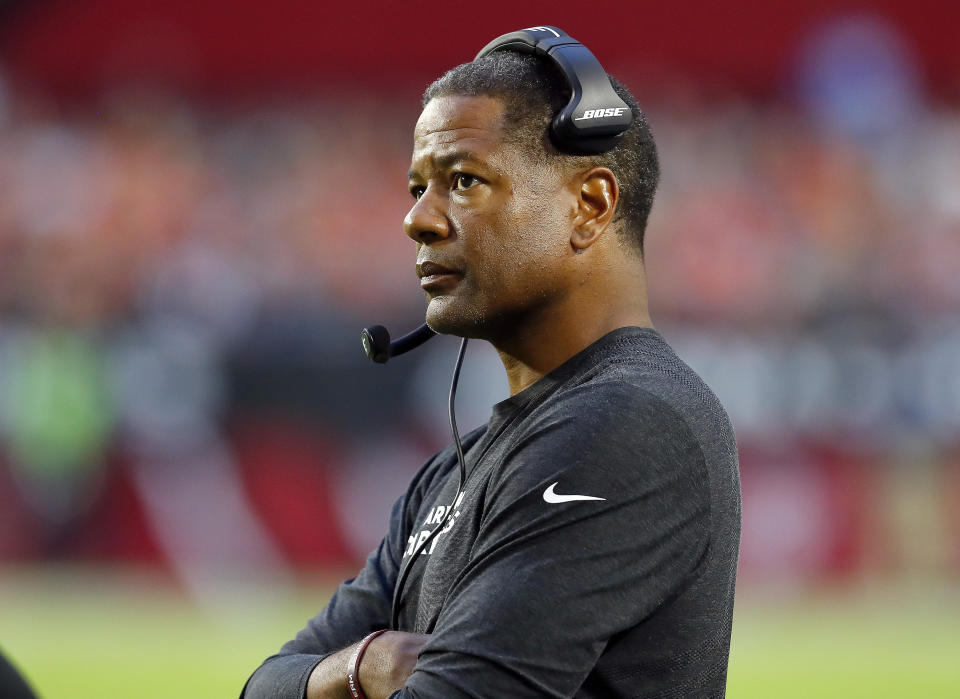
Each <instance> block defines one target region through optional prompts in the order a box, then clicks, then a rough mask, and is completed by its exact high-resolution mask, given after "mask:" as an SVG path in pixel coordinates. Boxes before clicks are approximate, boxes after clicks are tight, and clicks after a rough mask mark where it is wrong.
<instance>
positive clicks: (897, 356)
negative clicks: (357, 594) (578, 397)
mask: <svg viewBox="0 0 960 699" xmlns="http://www.w3.org/2000/svg"><path fill="white" fill-rule="evenodd" d="M927 4H930V5H931V7H933V6H934V5H935V4H932V3H927ZM207 5H208V6H207ZM207 5H204V4H203V3H199V4H197V3H194V4H193V5H191V4H190V3H186V2H181V1H180V0H176V1H171V2H168V3H153V2H147V1H146V0H138V1H136V2H133V1H131V2H118V1H113V0H111V1H109V2H100V3H90V2H72V3H71V2H59V1H55V0H46V1H44V2H40V1H38V2H13V3H6V4H4V6H3V8H2V9H0V38H2V44H0V46H2V48H0V564H8V565H21V564H28V565H44V564H46V563H49V562H58V563H63V562H71V563H84V564H101V563H108V564H114V563H133V564H137V565H149V566H155V567H158V568H160V569H162V570H166V571H168V572H169V573H171V574H172V575H173V576H174V577H175V579H176V580H177V581H178V582H179V583H180V584H182V585H183V586H184V589H186V590H187V591H188V592H189V593H190V594H192V595H194V596H195V597H196V598H197V599H198V600H200V601H204V602H209V603H210V604H215V603H216V599H217V598H218V596H219V595H220V594H221V593H222V591H223V589H224V586H231V585H242V584H243V583H244V581H247V580H251V579H263V578H264V577H267V578H271V579H275V578H289V577H295V576H296V575H298V573H299V572H300V571H304V570H314V569H317V568H335V569H343V568H345V567H350V566H353V565H356V564H357V563H358V562H359V561H360V560H362V558H363V557H364V556H365V554H366V552H367V551H368V550H369V549H370V548H371V547H372V546H374V545H375V544H376V542H377V541H378V540H379V537H380V535H381V534H382V530H383V527H384V525H385V523H386V521H387V515H388V512H389V505H390V503H392V501H393V500H394V499H395V498H396V497H397V496H398V495H399V494H400V493H401V492H402V490H403V488H404V486H405V483H406V482H407V480H408V479H409V477H410V476H411V475H412V473H414V472H415V470H416V469H417V468H418V467H419V466H420V465H421V464H422V463H423V462H424V461H425V460H426V459H427V458H428V457H429V456H430V455H431V454H432V453H433V452H434V451H435V450H436V449H438V448H439V447H441V446H442V445H444V444H445V443H446V442H447V441H448V440H449V438H450V437H449V431H448V430H449V428H448V425H447V422H446V416H445V409H446V396H447V390H448V385H449V384H448V382H449V375H450V371H451V369H452V365H453V360H454V355H455V351H456V347H457V343H456V342H455V341H454V340H452V339H450V338H439V339H437V340H435V341H433V342H432V343H431V344H430V345H427V346H426V347H425V348H424V349H422V350H421V351H418V352H416V353H414V354H411V355H409V356H407V357H404V358H403V359H400V360H397V361H395V362H392V363H391V364H390V365H388V366H386V367H381V366H374V365H372V364H370V363H369V362H367V360H366V359H365V358H364V357H363V355H362V352H361V348H360V342H359V331H360V328H361V327H363V326H364V325H369V324H371V323H384V324H386V325H387V326H388V327H390V328H391V329H392V330H393V331H394V332H395V333H396V332H402V331H404V330H406V329H408V328H412V327H413V326H415V325H416V324H418V323H419V322H420V321H421V319H422V314H423V309H424V302H423V299H422V294H421V292H420V290H419V288H418V285H417V282H416V278H415V275H414V268H413V264H414V256H415V252H414V248H413V243H412V242H411V241H410V240H409V239H407V238H406V237H405V236H404V234H403V232H402V229H401V225H400V224H401V220H402V218H403V215H404V214H405V212H406V210H407V208H408V206H409V195H408V193H407V191H406V181H405V172H406V168H407V165H408V162H409V149H410V143H411V131H412V127H413V124H414V122H415V120H416V116H417V114H418V111H419V95H420V92H421V90H422V89H423V87H424V86H425V85H426V83H427V82H429V80H430V79H432V78H433V77H435V76H436V75H437V74H439V72H441V71H442V70H443V69H445V68H446V67H450V66H452V65H454V64H455V63H458V62H463V61H465V60H469V59H470V58H471V57H472V55H473V54H474V53H475V52H476V50H478V49H479V48H480V47H482V46H483V44H484V43H486V42H487V41H488V40H489V39H491V38H493V37H494V36H496V35H498V34H500V33H503V32H505V31H508V30H511V29H515V28H518V27H520V26H526V25H529V24H534V23H541V24H542V23H546V22H553V23H555V24H557V25H559V26H561V27H563V28H564V29H566V30H567V31H568V32H570V33H571V34H572V35H573V36H576V37H577V38H579V39H580V40H582V41H584V43H586V44H587V45H588V46H589V47H590V48H592V49H593V51H594V53H595V54H596V55H597V56H598V57H599V59H600V60H601V61H602V62H603V63H604V64H605V65H606V67H607V68H608V69H609V70H610V71H611V72H613V73H615V74H617V75H618V76H619V77H620V78H621V79H622V80H624V81H625V82H626V83H627V84H628V85H629V86H631V87H632V88H633V90H634V91H635V93H636V94H637V95H638V97H639V100H640V102H641V104H642V105H643V106H644V108H645V110H646V112H647V113H648V117H649V120H650V122H651V125H652V128H653V131H654V134H655V137H656V140H657V143H658V145H659V149H660V155H661V161H662V167H663V173H664V175H663V184H662V187H661V189H660V192H659V194H658V198H657V200H656V202H655V205H654V211H653V216H652V219H651V223H650V227H649V229H648V233H647V241H648V242H647V265H648V272H649V275H650V279H651V298H652V301H651V303H652V308H653V312H654V321H655V323H656V324H657V326H658V327H659V329H660V330H661V332H663V334H664V335H665V336H666V338H667V339H668V341H670V342H671V343H672V344H673V345H674V346H675V348H676V349H677V350H678V352H679V353H680V355H681V356H682V357H684V358H685V359H686V360H687V361H688V362H689V363H690V364H691V365H692V366H693V367H694V368H695V369H696V370H698V371H699V372H700V373H701V374H702V375H703V376H704V377H705V378H706V380H707V382H708V383H710V384H711V385H712V386H713V387H714V389H715V390H716V391H717V393H718V394H719V395H720V397H721V399H722V400H723V402H724V404H725V405H726V406H727V408H728V410H729V412H730V414H731V417H732V419H733V423H734V426H735V428H736V430H737V434H738V439H739V443H740V447H741V463H742V474H743V491H744V530H743V532H744V535H743V555H742V577H741V580H742V581H743V583H744V585H746V586H747V587H751V586H752V587H755V588H763V589H772V590H782V589H794V588H804V587H808V586H810V585H817V584H822V583H825V582H828V583H840V584H850V585H856V584H860V583H862V582H863V581H864V580H874V579H877V578H913V577H923V578H935V579H940V580H949V581H955V580H956V579H957V577H958V573H960V515H958V513H960V99H958V98H960V59H958V58H957V55H956V54H955V51H954V50H953V49H952V48H951V46H953V42H955V40H956V38H957V29H956V27H957V26H960V6H957V5H950V4H942V5H941V6H940V8H939V10H938V12H939V13H940V14H936V15H931V14H930V13H929V12H927V10H929V9H930V8H927V7H926V5H925V3H924V2H920V3H919V5H918V3H910V4H909V5H907V4H905V3H894V2H887V3H872V4H871V6H870V7H871V9H869V10H866V9H863V8H861V7H857V6H851V7H850V8H848V9H846V10H844V9H843V8H840V9H838V8H837V4H836V3H825V2H824V3H821V2H811V3H808V4H807V5H803V4H802V3H801V4H800V5H798V6H791V8H789V9H787V8H779V9H777V8H774V6H777V5H778V3H771V4H770V8H768V9H766V10H762V9H761V10H759V14H757V13H756V12H750V13H748V12H747V9H746V8H747V6H748V5H749V3H745V2H738V3H732V4H731V9H730V11H729V12H728V13H720V14H721V15H722V17H720V18H718V16H717V14H714V15H713V16H711V17H710V18H699V17H698V12H697V11H696V8H694V11H691V12H690V17H689V22H687V23H684V24H682V25H681V24H678V23H677V21H676V20H675V18H674V17H673V15H672V14H671V11H670V10H669V9H668V8H666V9H665V8H661V7H657V8H654V7H652V6H648V4H646V3H639V4H637V5H636V7H634V8H633V9H629V10H628V9H625V8H626V6H624V7H623V8H621V9H619V10H613V9H611V10H610V11H611V12H614V11H615V12H618V13H620V14H618V16H617V19H616V21H615V22H614V21H611V20H610V19H609V18H604V16H603V13H596V14H597V16H596V17H589V18H588V17H581V16H579V15H578V14H577V13H576V10H575V7H574V6H573V4H572V3H553V4H551V6H550V7H551V8H552V9H550V10H549V11H548V9H547V8H546V7H544V8H543V10H542V11H537V10H536V8H529V9H527V10H523V11H520V10H517V9H514V10H513V11H512V14H511V13H510V12H507V11H504V13H503V14H502V16H501V15H498V14H497V13H496V12H489V11H487V12H483V14H482V16H480V17H475V16H473V15H471V12H473V11H477V9H476V8H473V9H472V10H471V8H466V7H457V8H447V9H446V10H445V12H448V13H449V16H445V17H435V16H434V17H432V18H431V19H430V22H429V23H428V25H427V26H422V25H421V22H423V18H422V17H418V16H417V13H416V12H413V8H408V10H404V9H403V8H398V7H395V6H392V5H391V6H390V9H383V14H382V15H381V14H379V10H378V9H377V8H376V7H375V6H373V7H365V8H355V9H354V10H352V11H349V12H348V11H347V10H340V11H338V12H337V13H336V14H334V13H332V12H331V11H328V10H326V9H324V8H323V7H321V6H320V5H319V4H318V5H317V6H310V7H307V6H305V5H301V4H298V3H294V2H285V3H280V7H279V9H278V8H272V9H270V11H269V13H268V12H267V10H266V9H265V8H261V7H259V6H258V5H257V4H254V3H252V2H246V1H244V2H234V3H231V4H230V5H229V6H227V5H225V4H221V3H208V4H207ZM694 5H697V3H694ZM418 7H419V6H418ZM951 7H952V8H953V9H950V8H951ZM419 11H420V10H418V11H417V12H419ZM351 12H352V14H351ZM228 14H229V16H227V15H228ZM266 17H269V18H270V21H269V22H267V21H266V19H265V18H266ZM611 25H613V26H611ZM706 39H709V41H706V43H705V40H706ZM459 395H460V398H459V401H460V402H459V413H458V414H459V416H460V422H461V427H462V428H465V427H473V426H475V425H478V424H480V423H482V422H483V421H485V420H486V419H487V417H488V416H489V409H490V406H491V405H492V404H493V403H494V402H496V401H498V400H500V399H502V398H504V397H506V395H507V388H506V382H505V379H504V377H503V371H502V368H501V367H500V365H499V362H498V359H497V357H496V355H495V354H494V353H493V352H492V351H491V350H490V348H489V347H486V346H484V345H483V344H482V343H474V344H473V345H471V347H470V348H469V350H468V355H467V359H466V368H465V375H464V379H463V383H462V384H461V388H460V391H459Z"/></svg>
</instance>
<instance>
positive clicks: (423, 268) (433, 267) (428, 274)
mask: <svg viewBox="0 0 960 699" xmlns="http://www.w3.org/2000/svg"><path fill="white" fill-rule="evenodd" d="M417 276H418V277H420V288H422V289H428V288H430V287H434V286H437V285H439V284H443V283H445V282H450V281H452V280H454V279H456V278H457V277H460V276H462V273H461V272H459V271H457V270H456V269H453V268H451V267H446V266H444V265H441V264H438V263H436V262H427V261H425V262H418V263H417Z"/></svg>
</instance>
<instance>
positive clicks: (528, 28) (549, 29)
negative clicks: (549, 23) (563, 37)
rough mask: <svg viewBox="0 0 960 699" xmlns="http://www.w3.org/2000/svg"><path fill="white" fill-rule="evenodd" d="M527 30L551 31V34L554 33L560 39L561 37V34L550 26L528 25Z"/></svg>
mask: <svg viewBox="0 0 960 699" xmlns="http://www.w3.org/2000/svg"><path fill="white" fill-rule="evenodd" d="M526 31H528V32H550V33H551V34H553V35H554V36H555V37H557V38H558V39H559V38H560V35H559V34H557V33H556V32H555V31H553V30H552V29H551V28H550V27H527V29H526Z"/></svg>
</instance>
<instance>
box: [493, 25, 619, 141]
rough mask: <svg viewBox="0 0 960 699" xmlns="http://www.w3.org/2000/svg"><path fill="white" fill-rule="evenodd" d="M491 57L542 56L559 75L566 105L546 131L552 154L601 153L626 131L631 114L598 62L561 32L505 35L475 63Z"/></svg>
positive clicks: (534, 29) (540, 29)
mask: <svg viewBox="0 0 960 699" xmlns="http://www.w3.org/2000/svg"><path fill="white" fill-rule="evenodd" d="M494 51H518V52H521V53H533V54H536V55H538V56H544V57H545V58H547V59H549V60H550V61H552V62H553V64H554V65H555V66H556V67H557V68H559V69H560V72H562V73H563V76H564V78H565V79H566V81H567V85H568V86H569V87H570V93H571V94H570V101H569V102H568V103H567V105H566V106H565V107H564V108H563V109H561V110H560V112H559V113H558V114H557V115H556V116H555V117H554V119H553V122H552V123H551V127H550V140H551V141H552V142H553V145H554V146H556V147H557V149H558V150H560V151H562V152H564V153H574V154H577V155H595V154H597V153H603V152H605V151H608V150H610V149H611V148H613V147H614V146H616V145H617V143H618V142H619V141H620V138H621V137H622V136H623V134H624V133H625V132H626V131H627V129H629V128H630V124H631V123H632V122H633V111H632V110H631V109H630V107H629V106H628V105H627V104H626V103H625V102H624V101H623V100H622V99H620V95H618V94H617V91H616V90H614V89H613V85H611V84H610V78H609V77H608V76H607V72H606V71H605V70H604V69H603V66H602V65H600V61H598V60H597V59H596V57H595V56H594V55H593V54H592V53H591V52H590V49H588V48H587V47H586V46H584V45H583V44H581V43H580V42H579V41H577V40H576V39H573V38H572V37H570V36H569V35H568V34H567V33H566V32H564V31H563V30H561V29H559V28H557V27H550V26H546V25H544V26H540V27H530V28H528V29H522V30H520V31H516V32H510V33H508V34H504V35H502V36H499V37H497V38H496V39H494V40H493V41H491V42H490V43H489V44H487V45H486V46H484V47H483V49H482V50H481V51H480V53H478V54H477V58H482V57H483V56H487V55H489V54H491V53H493V52H494ZM474 60H476V59H474Z"/></svg>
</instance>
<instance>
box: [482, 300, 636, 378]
mask: <svg viewBox="0 0 960 699" xmlns="http://www.w3.org/2000/svg"><path fill="white" fill-rule="evenodd" d="M598 311H599V312H596V313H594V314H585V313H577V314H574V315H573V316H570V315H568V314H558V315H559V316H560V317H555V318H551V317H549V315H550V314H545V315H547V317H541V318H540V319H539V321H538V322H537V323H536V324H525V325H524V330H523V332H518V333H513V334H512V335H511V337H510V338H508V339H502V340H498V341H494V342H493V345H494V347H496V349H497V352H498V353H499V354H500V360H501V361H502V362H503V368H504V369H505V370H506V372H507V381H508V382H509V384H510V395H512V396H513V395H516V394H517V393H519V392H520V391H522V390H523V389H525V388H526V387H527V386H530V385H531V384H533V383H535V382H536V381H538V380H540V379H541V378H543V377H544V376H546V375H547V374H549V373H550V372H551V371H553V370H554V369H556V368H557V367H558V366H560V365H561V364H563V363H564V362H565V361H567V360H568V359H570V358H571V357H573V356H574V355H575V354H577V353H578V352H580V351H581V350H583V349H586V348H587V347H589V346H590V345H592V344H593V343H594V342H596V341H597V340H599V339H600V338H601V337H603V336H604V335H606V334H607V333H610V332H612V331H614V330H616V329H617V328H623V327H627V326H637V327H651V328H652V327H653V323H652V322H651V320H650V315H649V313H648V312H647V308H646V303H639V302H634V303H632V304H630V307H629V308H622V309H611V308H605V309H598ZM611 311H612V312H611Z"/></svg>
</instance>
